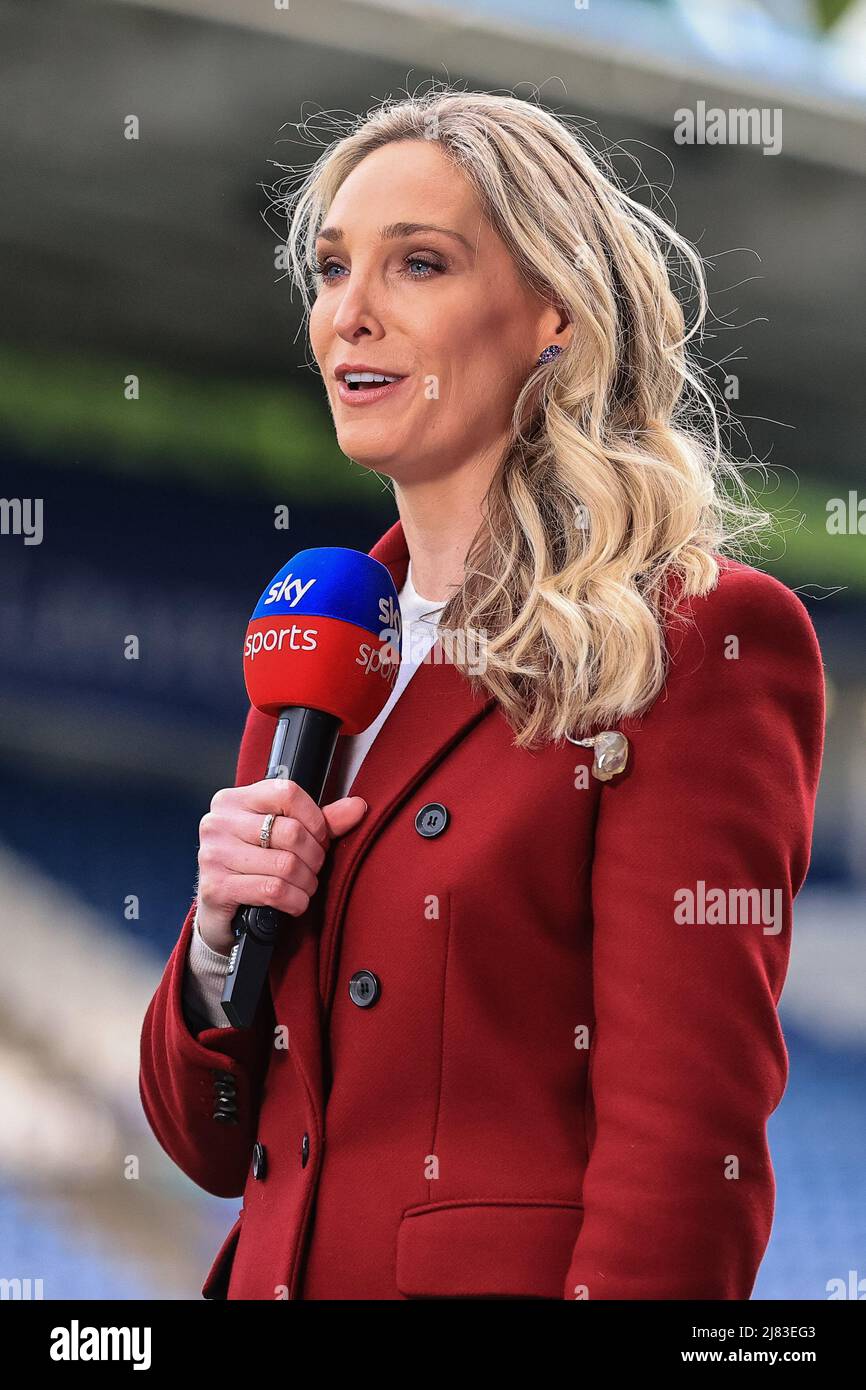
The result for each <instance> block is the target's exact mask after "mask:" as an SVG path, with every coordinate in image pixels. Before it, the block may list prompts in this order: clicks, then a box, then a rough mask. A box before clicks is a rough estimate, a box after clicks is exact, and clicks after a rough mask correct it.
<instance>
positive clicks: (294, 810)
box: [211, 777, 330, 849]
mask: <svg viewBox="0 0 866 1390" xmlns="http://www.w3.org/2000/svg"><path fill="white" fill-rule="evenodd" d="M238 808H239V809H242V810H245V811H256V812H257V813H258V814H259V817H260V820H259V826H260V827H261V819H262V818H263V817H264V816H266V815H267V814H268V812H269V811H270V812H272V813H273V814H274V815H277V816H289V817H294V819H295V820H299V821H300V822H301V824H302V825H303V826H304V827H305V828H306V829H307V830H308V831H309V833H310V834H311V835H312V836H313V838H314V839H316V840H318V841H319V843H320V844H322V845H324V846H325V848H326V849H327V846H328V841H329V839H330V832H329V830H328V826H327V822H326V821H325V817H324V816H323V814H322V812H321V810H320V808H319V807H318V806H317V805H316V803H315V801H314V800H313V798H312V797H311V796H310V795H309V794H308V793H307V792H305V791H304V789H303V787H299V786H298V784H297V782H292V781H290V780H287V779H286V778H283V777H266V778H265V779H264V781H261V782H253V783H251V784H250V785H249V786H248V787H223V788H222V790H220V791H218V792H217V793H216V795H215V796H214V798H213V800H212V801H211V810H212V811H218V810H222V809H238ZM256 839H258V834H257V835H256Z"/></svg>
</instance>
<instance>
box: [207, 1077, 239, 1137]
mask: <svg viewBox="0 0 866 1390" xmlns="http://www.w3.org/2000/svg"><path fill="white" fill-rule="evenodd" d="M214 1078H215V1079H214V1082H213V1095H214V1112H213V1118H214V1119H215V1120H216V1122H217V1124H221V1125H236V1124H237V1122H238V1107H237V1086H236V1082H235V1078H234V1077H233V1076H232V1073H231V1072H230V1071H215V1072H214Z"/></svg>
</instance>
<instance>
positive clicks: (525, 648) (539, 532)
mask: <svg viewBox="0 0 866 1390" xmlns="http://www.w3.org/2000/svg"><path fill="white" fill-rule="evenodd" d="M407 139H409V140H429V139H433V140H436V141H438V142H439V144H440V146H441V148H442V149H443V151H445V152H446V153H447V155H448V156H449V157H450V158H451V159H452V160H453V162H454V164H455V166H456V167H457V168H458V169H459V170H461V171H462V173H463V174H464V176H465V177H466V178H467V179H468V180H469V181H470V184H471V185H472V187H473V189H474V191H475V193H476V196H477V197H478V199H479V202H480V204H481V206H482V208H483V211H484V213H485V215H486V217H487V218H488V219H489V221H490V223H491V224H492V226H493V227H494V229H495V230H496V232H497V233H498V234H499V236H500V237H501V238H502V240H503V241H504V243H505V244H506V246H507V247H508V249H509V251H510V253H511V255H512V257H513V258H514V261H515V263H516V264H517V266H518V268H519V270H520V271H521V273H522V274H523V276H524V277H525V279H526V280H527V281H528V282H529V283H530V284H531V285H532V286H533V287H534V288H535V289H537V291H538V293H539V294H541V295H542V296H544V298H546V299H547V300H548V301H551V302H554V303H556V304H558V305H561V306H562V308H563V309H564V311H565V314H566V316H567V317H568V319H569V320H570V321H571V322H573V324H574V335H573V338H572V341H571V343H570V344H569V345H568V346H566V347H565V348H564V350H563V352H562V353H561V355H560V356H559V357H557V358H556V359H555V360H554V361H553V362H552V363H549V364H545V365H542V366H538V367H537V368H536V369H534V370H533V371H532V372H531V373H530V375H529V377H528V379H527V381H526V382H525V384H524V386H523V387H522V389H521V391H520V393H519V396H518V399H517V400H516V402H515V406H514V415H513V422H512V436H511V439H510V442H509V445H508V447H507V449H506V451H505V453H504V456H503V458H502V460H501V462H500V464H499V467H498V468H497V470H496V473H495V475H494V477H493V479H492V481H491V484H490V487H489V490H488V493H487V497H486V505H485V516H484V521H483V523H482V525H481V527H480V528H479V531H478V533H477V534H476V536H475V538H474V540H473V543H472V545H471V547H470V549H469V553H468V555H467V558H466V566H465V574H464V580H463V584H462V586H461V588H460V589H459V590H458V591H457V592H456V593H455V594H454V596H453V597H452V598H451V599H450V600H449V602H448V604H447V606H446V608H445V609H444V611H443V613H442V617H441V619H440V626H441V629H447V630H448V631H449V632H452V633H455V632H457V633H459V632H461V631H463V632H466V631H471V632H474V633H479V632H480V633H482V634H484V635H485V640H484V658H485V660H484V670H483V673H482V674H480V675H479V674H478V673H477V672H476V671H475V670H474V669H472V670H470V669H467V667H466V666H465V664H464V663H463V662H462V661H461V657H460V654H459V650H456V652H455V654H454V655H453V658H452V659H453V660H454V661H455V664H456V665H457V666H459V667H461V669H463V670H464V674H466V675H467V677H468V678H469V679H470V680H472V681H473V682H474V683H478V684H480V685H481V686H482V687H483V688H484V689H485V690H486V691H488V692H490V693H492V694H493V695H494V696H495V697H496V699H497V700H498V702H499V704H500V706H501V708H502V711H503V713H504V715H505V717H506V719H507V720H508V722H509V724H510V725H511V727H512V729H513V730H514V732H515V735H516V738H515V742H516V744H517V745H518V746H521V747H528V746H530V745H532V744H534V743H536V742H537V741H544V740H555V741H558V740H560V739H562V738H564V737H565V736H567V735H570V736H572V737H576V736H579V735H585V734H586V733H587V732H589V731H591V730H593V729H596V728H598V726H599V725H601V727H609V726H613V725H615V724H616V723H617V721H620V720H622V719H623V718H626V717H628V716H629V715H636V714H639V713H641V712H643V711H644V710H645V709H646V708H647V707H648V706H649V705H650V704H651V703H652V701H653V700H654V699H655V697H656V696H657V695H658V693H659V691H660V690H661V688H662V686H663V684H664V680H665V674H666V666H667V656H666V643H665V625H666V621H667V619H668V618H669V617H670V615H671V613H672V611H673V607H674V597H675V596H677V597H687V596H691V595H701V594H704V593H706V592H708V591H709V590H711V589H712V588H713V587H714V585H715V584H716V582H717V579H718V569H719V567H718V562H717V556H718V554H719V553H721V552H722V550H723V549H727V550H731V549H732V548H733V547H734V546H735V544H736V543H737V542H738V541H739V539H740V538H742V537H743V536H745V535H746V534H748V533H753V532H759V531H760V530H761V529H762V528H763V527H764V526H765V525H766V524H767V521H768V517H767V514H766V513H764V512H761V511H758V510H757V509H755V508H754V507H753V506H752V505H751V504H750V501H749V497H748V493H747V491H746V488H745V484H744V482H743V480H742V477H741V476H740V473H739V470H738V468H737V467H736V465H735V464H734V463H732V462H731V461H730V460H729V459H728V458H726V457H725V456H724V455H723V451H722V447H721V434H720V428H719V419H718V415H717V412H716V407H715V405H714V402H713V396H712V390H711V388H710V387H709V386H708V385H707V383H706V381H705V380H704V374H703V373H702V371H701V370H700V369H699V368H698V367H697V365H696V364H695V363H694V362H693V361H692V360H691V358H690V356H689V354H688V353H687V351H686V344H687V343H688V342H689V340H690V339H691V338H693V337H694V335H695V333H697V332H698V330H699V329H700V328H701V326H702V324H703V321H704V318H705V316H706V313H707V292H706V283H705V278H704V268H703V263H702V261H701V258H700V256H699V254H698V253H697V251H696V250H695V249H694V248H693V247H692V246H691V245H690V244H689V243H688V242H687V241H686V240H685V239H684V238H683V237H682V236H680V235H679V234H678V233H677V232H676V231H675V230H674V229H673V228H672V227H670V226H669V225H668V224H667V223H666V222H665V221H664V219H663V218H661V217H660V216H659V215H658V214H657V213H656V212H654V211H652V210H651V209H649V208H647V207H644V206H643V205H641V204H640V203H638V202H637V201H635V200H634V199H633V198H632V197H631V196H630V195H629V194H628V193H627V192H626V191H624V189H623V188H621V187H620V186H619V183H618V180H617V179H616V177H615V176H614V173H613V171H612V169H611V168H610V167H603V166H607V165H608V161H607V160H606V159H603V158H602V156H600V155H599V154H598V153H597V152H595V151H591V150H590V148H589V147H588V146H587V144H586V143H585V141H584V139H583V137H582V135H581V134H580V133H578V131H576V130H575V129H574V128H572V125H571V123H570V122H569V119H568V118H563V117H560V116H555V115H553V114H552V113H550V112H548V111H546V110H544V109H543V108H541V107H540V106H538V105H536V104H535V103H534V102H528V101H524V100H521V99H518V98H515V97H512V96H500V95H492V94H487V93H483V92H473V91H460V90H455V89H453V88H451V87H448V86H444V85H434V86H433V87H432V88H431V89H430V90H429V91H427V92H426V93H424V94H423V95H418V96H416V95H410V96H408V97H406V98H405V99H400V100H388V101H386V102H383V103H382V104H381V105H379V106H378V107H376V108H374V109H373V110H372V111H371V112H370V113H368V114H367V115H366V116H363V117H361V118H360V119H359V120H358V121H357V122H355V123H354V125H352V126H351V127H350V128H348V129H345V130H344V131H343V133H342V134H341V135H339V137H338V138H337V139H335V140H333V141H332V142H331V143H330V144H329V145H328V146H327V147H326V148H325V149H324V151H323V152H322V154H321V155H320V157H319V158H318V159H317V160H316V161H315V163H314V164H313V166H312V167H311V168H308V169H305V170H304V171H297V170H290V172H289V174H288V175H287V177H286V178H284V179H282V180H280V181H279V182H278V183H277V184H276V185H275V186H274V190H273V191H274V194H275V201H276V202H277V203H278V204H279V205H280V206H281V207H282V208H284V209H285V211H286V214H287V216H288V218H289V222H290V227H289V234H288V239H287V247H288V252H289V256H288V260H289V267H290V273H291V275H292V279H293V281H294V283H295V284H296V285H297V286H298V287H299V288H300V291H301V294H302V297H303V300H304V305H305V309H306V311H307V312H309V309H310V304H311V287H312V283H313V277H312V266H313V264H314V260H315V252H314V248H315V240H316V235H317V233H318V230H319V228H320V227H321V225H322V220H323V217H324V216H325V214H326V213H327V209H328V207H329V205H330V203H331V201H332V200H333V198H334V196H335V194H336V192H337V190H338V189H339V187H340V185H341V184H342V183H343V181H344V179H345V178H346V177H347V176H348V174H349V173H350V172H351V171H352V170H353V169H354V168H355V166H356V165H357V164H358V163H359V162H360V161H361V160H362V159H363V158H364V157H365V156H366V155H368V154H370V153H371V152H372V151H373V150H376V149H379V148H380V147H381V146H383V145H385V144H388V143H389V142H391V141H396V140H407ZM279 167H280V168H283V169H285V168H286V167H287V166H285V165H280V166H279ZM299 174H300V178H299ZM669 262H671V264H670V267H669ZM674 273H677V274H683V273H684V278H685V279H688V278H689V277H690V278H691V280H692V282H693V284H694V287H695V289H696V291H697V295H696V297H697V308H696V313H695V322H694V324H693V325H692V327H691V329H690V330H689V332H688V333H686V332H685V316H684V312H683V309H682V307H681V305H680V302H679V300H678V298H677V295H676V294H675V292H674V288H673V285H672V274H674ZM459 645H460V644H457V648H458V649H459Z"/></svg>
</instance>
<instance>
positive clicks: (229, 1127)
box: [139, 709, 275, 1197]
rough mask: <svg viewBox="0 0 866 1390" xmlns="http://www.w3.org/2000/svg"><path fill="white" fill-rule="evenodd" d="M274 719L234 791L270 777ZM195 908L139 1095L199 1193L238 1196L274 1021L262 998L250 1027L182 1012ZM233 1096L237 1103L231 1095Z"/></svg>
mask: <svg viewBox="0 0 866 1390" xmlns="http://www.w3.org/2000/svg"><path fill="white" fill-rule="evenodd" d="M274 724H275V720H273V719H271V718H269V717H268V716H266V715H262V714H260V713H259V712H258V711H257V710H253V709H250V711H249V714H248V716H247V722H246V727H245V729H244V735H243V738H242V740H241V747H240V753H239V757H238V765H237V772H236V776H235V786H246V785H248V784H249V783H250V782H256V781H259V780H260V779H261V778H262V777H263V776H264V772H265V768H266V765H267V755H268V750H269V749H270V744H271V738H272V734H273V728H274ZM195 908H196V901H195V899H194V900H193V903H192V906H191V907H190V909H189V911H188V912H187V915H186V918H185V920H184V923H183V926H182V928H181V933H180V937H179V939H178V942H177V944H176V946H175V948H174V950H173V951H172V954H171V956H170V957H169V960H168V964H167V965H166V967H165V971H164V973H163V976H162V979H161V981H160V983H159V986H158V988H157V990H156V993H155V994H154V996H153V998H152V1000H151V1001H150V1004H149V1005H148V1008H147V1012H146V1014H145V1017H144V1023H143V1026H142V1033H141V1065H140V1071H139V1092H140V1095H141V1103H142V1107H143V1109H144V1113H145V1116H146V1117H147V1121H148V1124H149V1125H150V1127H151V1129H152V1130H153V1133H154V1134H155V1136H156V1138H157V1139H158V1140H159V1143H160V1144H161V1145H162V1147H163V1149H165V1152H166V1153H167V1154H168V1156H169V1158H171V1159H172V1160H173V1161H174V1162H175V1163H176V1164H177V1166H178V1167H179V1168H181V1169H182V1170H183V1172H184V1173H186V1175H187V1177H189V1178H191V1179H192V1181H193V1182H194V1183H197V1184H198V1186H199V1187H203V1188H204V1189H205V1191H206V1192H212V1193H214V1195H215V1196H217V1197H237V1196H240V1195H241V1194H242V1193H243V1191H244V1187H245V1185H246V1179H247V1172H248V1169H249V1164H250V1157H251V1154H252V1148H253V1144H254V1143H255V1137H256V1125H257V1119H258V1110H259V1102H260V1096H261V1088H262V1083H263V1080H264V1075H265V1071H266V1069H267V1064H268V1059H269V1056H270V1048H271V1045H272V1042H273V1036H274V1035H273V1027H274V1014H273V1005H272V1002H271V998H270V994H269V992H268V991H267V990H265V991H264V993H263V996H262V999H261V1001H260V1004H259V1008H258V1011H257V1014H256V1017H255V1021H254V1023H253V1026H252V1027H251V1028H211V1027H206V1028H204V1029H203V1030H202V1031H196V1030H195V1028H194V1026H190V1024H191V1022H192V1021H191V1020H190V1022H188V1021H187V1018H186V1016H185V1014H184V1010H183V980H184V971H185V969H186V961H187V956H188V953H189V945H190V937H191V934H192V924H193V918H194V916H195ZM232 1093H233V1096H232ZM226 1094H228V1095H229V1096H231V1097H232V1099H233V1100H234V1103H235V1107H236V1110H235V1117H234V1120H233V1122H230V1123H226V1122H224V1121H222V1120H219V1121H218V1120H216V1119H214V1114H215V1111H216V1102H217V1100H218V1098H219V1096H220V1095H226Z"/></svg>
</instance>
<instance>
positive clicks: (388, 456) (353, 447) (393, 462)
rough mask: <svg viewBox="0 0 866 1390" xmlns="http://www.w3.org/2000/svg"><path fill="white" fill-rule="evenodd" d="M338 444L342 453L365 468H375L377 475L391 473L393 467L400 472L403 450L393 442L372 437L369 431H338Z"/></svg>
mask: <svg viewBox="0 0 866 1390" xmlns="http://www.w3.org/2000/svg"><path fill="white" fill-rule="evenodd" d="M337 444H338V445H339V447H340V452H341V453H343V454H345V455H346V457H347V458H350V459H351V460H352V461H353V463H359V464H361V465H362V467H364V468H373V469H375V470H376V472H377V473H386V474H388V473H390V471H391V468H392V467H396V468H397V470H398V471H399V463H400V459H401V458H402V456H403V451H402V450H401V449H395V448H394V445H393V442H390V441H388V442H386V440H384V439H381V438H375V437H371V434H370V432H369V431H366V430H362V429H350V430H338V431H337Z"/></svg>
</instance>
